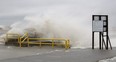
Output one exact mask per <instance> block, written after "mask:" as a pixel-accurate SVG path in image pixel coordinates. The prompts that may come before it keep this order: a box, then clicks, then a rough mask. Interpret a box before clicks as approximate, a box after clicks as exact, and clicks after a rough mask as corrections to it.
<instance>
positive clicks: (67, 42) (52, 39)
mask: <svg viewBox="0 0 116 62" xmlns="http://www.w3.org/2000/svg"><path fill="white" fill-rule="evenodd" d="M30 40H51V41H52V43H42V42H41V41H39V43H35V42H30ZM54 40H63V41H65V48H66V49H69V48H70V41H69V40H68V39H63V38H28V46H29V44H40V47H41V44H52V47H54V44H57V43H54Z"/></svg>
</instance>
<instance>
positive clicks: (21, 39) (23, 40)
mask: <svg viewBox="0 0 116 62" xmlns="http://www.w3.org/2000/svg"><path fill="white" fill-rule="evenodd" d="M27 39H28V33H25V34H24V35H23V36H22V37H19V41H18V42H19V46H20V47H22V43H24V42H25V41H26V40H27Z"/></svg>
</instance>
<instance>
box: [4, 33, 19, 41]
mask: <svg viewBox="0 0 116 62" xmlns="http://www.w3.org/2000/svg"><path fill="white" fill-rule="evenodd" d="M9 36H10V37H9ZM14 36H15V37H17V38H18V42H19V38H20V35H19V34H17V33H7V34H6V41H8V39H9V38H11V37H13V38H14Z"/></svg>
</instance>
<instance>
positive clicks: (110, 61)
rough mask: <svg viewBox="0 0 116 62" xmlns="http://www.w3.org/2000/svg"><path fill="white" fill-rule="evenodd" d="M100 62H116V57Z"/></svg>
mask: <svg viewBox="0 0 116 62" xmlns="http://www.w3.org/2000/svg"><path fill="white" fill-rule="evenodd" d="M99 62H116V57H113V58H109V59H103V60H100V61H99Z"/></svg>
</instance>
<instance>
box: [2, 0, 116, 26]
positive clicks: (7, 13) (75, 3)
mask: <svg viewBox="0 0 116 62" xmlns="http://www.w3.org/2000/svg"><path fill="white" fill-rule="evenodd" d="M115 6H116V0H0V25H11V24H13V23H14V22H17V21H23V19H24V17H25V16H28V15H33V14H40V13H42V14H45V13H49V14H53V13H54V14H60V13H63V15H64V16H65V15H70V16H73V17H72V19H73V18H76V17H77V18H80V17H81V18H80V20H84V19H83V18H85V19H86V20H90V21H91V15H92V14H108V15H109V19H110V20H111V25H114V26H115V20H116V18H115V17H116V8H115ZM56 12H57V13H56ZM82 17H83V18H82ZM86 23H88V24H89V23H91V22H86Z"/></svg>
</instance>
